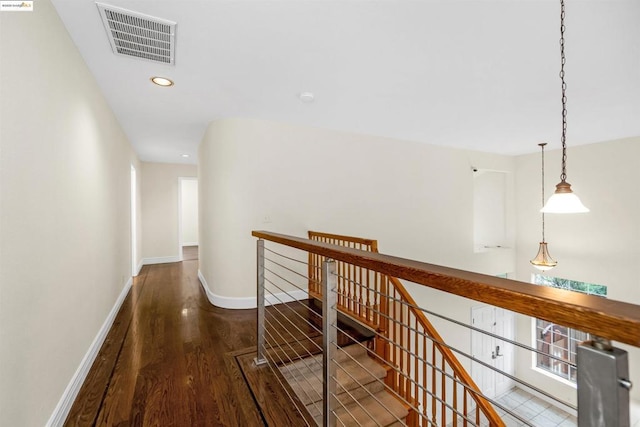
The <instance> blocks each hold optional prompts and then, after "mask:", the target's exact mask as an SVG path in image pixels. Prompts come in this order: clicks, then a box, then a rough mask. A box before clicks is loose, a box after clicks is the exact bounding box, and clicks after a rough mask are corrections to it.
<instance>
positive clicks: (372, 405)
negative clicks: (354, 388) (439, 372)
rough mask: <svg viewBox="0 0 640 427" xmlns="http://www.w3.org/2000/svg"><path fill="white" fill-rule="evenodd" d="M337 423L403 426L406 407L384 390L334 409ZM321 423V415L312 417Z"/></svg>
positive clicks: (406, 412)
mask: <svg viewBox="0 0 640 427" xmlns="http://www.w3.org/2000/svg"><path fill="white" fill-rule="evenodd" d="M335 412H336V416H337V417H338V420H339V421H338V423H337V424H338V425H342V426H347V427H351V426H366V427H369V426H371V427H373V426H383V427H386V426H403V425H406V424H405V423H404V420H405V418H406V417H407V415H408V414H409V411H408V409H407V408H406V407H405V405H403V404H402V403H400V401H398V399H396V398H394V397H393V396H392V395H391V394H389V393H387V392H386V391H380V392H378V393H376V394H375V395H373V396H368V397H365V398H363V399H361V400H360V401H359V402H352V403H349V404H347V405H345V406H344V407H340V408H338V409H337V410H336V411H335ZM314 418H315V420H316V421H317V422H318V423H319V424H321V422H322V415H319V416H316V417H314Z"/></svg>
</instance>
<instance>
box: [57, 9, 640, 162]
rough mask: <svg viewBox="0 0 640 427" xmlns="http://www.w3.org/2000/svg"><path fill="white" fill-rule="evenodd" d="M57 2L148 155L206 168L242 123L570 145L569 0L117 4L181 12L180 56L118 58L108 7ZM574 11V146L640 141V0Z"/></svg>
mask: <svg viewBox="0 0 640 427" xmlns="http://www.w3.org/2000/svg"><path fill="white" fill-rule="evenodd" d="M52 1H53V3H54V5H55V7H56V9H57V10H58V13H59V14H60V16H61V18H62V20H63V22H64V24H65V26H66V27H67V29H68V31H69V33H70V34H71V37H72V38H73V40H74V42H75V43H76V45H77V46H78V48H79V50H80V52H81V54H82V55H83V57H84V59H85V61H86V63H87V65H88V66H89V68H90V69H91V71H92V73H93V74H94V76H95V78H96V80H97V82H98V84H99V85H100V87H101V88H102V90H103V91H104V94H105V96H106V98H107V100H108V102H109V103H110V105H111V107H112V108H113V110H114V111H115V114H116V116H117V117H118V119H119V120H120V123H121V124H122V126H123V128H124V130H125V132H126V133H127V135H128V136H129V138H130V140H131V142H132V144H133V146H134V148H135V149H136V151H137V152H138V154H139V156H140V158H141V159H142V160H144V161H153V162H171V163H181V162H187V163H195V162H196V161H197V147H198V144H199V143H200V140H201V138H202V136H203V134H204V131H205V128H206V126H207V125H208V124H209V123H210V122H211V121H213V120H216V119H220V118H228V117H246V118H263V119H270V120H277V121H284V122H290V123H298V124H303V125H311V126H317V127H324V128H330V129H337V130H344V131H351V132H357V133H363V134H372V135H379V136H387V137H393V138H398V139H406V140H414V141H421V142H425V143H430V144H438V145H447V146H451V147H461V148H469V149H474V150H481V151H489V152H496V153H503V154H510V155H511V154H521V153H526V152H535V151H537V150H538V147H537V144H538V143H539V142H543V141H545V142H548V143H549V148H550V149H552V148H557V147H559V145H560V141H559V140H560V131H561V103H560V79H559V77H558V72H559V67H560V52H559V43H558V40H559V37H560V34H559V23H560V18H559V11H560V6H559V1H558V0H469V1H460V0H432V1H428V0H424V1H407V0H395V1H391V0H386V1H377V0H369V1H365V0H359V1H349V0H322V1H320V0H315V1H309V0H277V1H276V0H262V1H244V0H236V1H229V0H227V1H220V0H209V1H194V0H182V1H176V0H171V1H168V0H166V1H165V0H155V1H151V0H146V1H144V0H138V1H130V0H103V2H105V3H108V4H111V5H114V6H118V7H123V8H126V9H129V10H132V11H136V12H141V13H145V14H148V15H152V16H155V17H159V18H163V19H168V20H172V21H176V22H177V24H178V25H177V31H176V65H175V66H168V65H160V64H155V63H152V62H147V61H144V60H139V59H134V58H127V57H122V56H116V55H114V54H113V53H112V51H111V48H110V45H109V42H108V40H107V36H106V32H105V30H104V27H103V25H102V22H101V20H100V16H99V13H98V10H97V7H96V6H95V4H94V2H93V1H90V0H82V1H79V0H52ZM566 10H567V15H566V27H567V30H566V48H565V49H566V55H567V65H566V80H567V85H568V89H567V95H568V145H569V146H572V145H577V144H585V143H592V142H597V141H604V140H611V139H617V138H622V137H629V136H639V135H640V80H639V78H640V1H638V0H599V1H598V0H567V5H566ZM154 75H162V76H166V77H170V78H171V79H173V80H174V81H175V86H173V87H171V88H160V87H156V86H154V85H152V84H151V83H150V82H149V78H150V77H151V76H154ZM305 91H310V92H313V93H314V94H315V102H313V103H311V104H305V103H302V102H301V101H300V100H299V99H298V95H299V94H300V93H301V92H305ZM183 153H187V154H190V155H191V157H190V158H189V159H183V158H182V157H181V154H183Z"/></svg>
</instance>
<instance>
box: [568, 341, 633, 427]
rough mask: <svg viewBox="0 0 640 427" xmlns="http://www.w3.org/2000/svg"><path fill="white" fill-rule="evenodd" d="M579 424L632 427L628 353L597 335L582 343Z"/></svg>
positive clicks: (579, 349) (578, 359)
mask: <svg viewBox="0 0 640 427" xmlns="http://www.w3.org/2000/svg"><path fill="white" fill-rule="evenodd" d="M577 362H578V363H577V364H578V427H602V426H606V427H629V426H630V420H629V390H631V381H629V358H628V355H627V352H626V351H624V350H621V349H619V348H615V347H613V346H612V345H611V342H610V341H609V340H605V339H601V338H598V337H595V338H594V339H593V340H592V341H585V342H583V343H580V345H579V346H578V354H577Z"/></svg>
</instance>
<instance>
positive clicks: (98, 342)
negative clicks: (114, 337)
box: [46, 277, 133, 427]
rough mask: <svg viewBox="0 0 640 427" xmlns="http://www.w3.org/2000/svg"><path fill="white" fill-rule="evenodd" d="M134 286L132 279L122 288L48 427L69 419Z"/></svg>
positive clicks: (48, 422) (55, 426)
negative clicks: (119, 312)
mask: <svg viewBox="0 0 640 427" xmlns="http://www.w3.org/2000/svg"><path fill="white" fill-rule="evenodd" d="M132 284H133V279H132V278H131V277H130V278H129V280H127V283H126V284H125V285H124V288H122V292H120V295H119V296H118V299H117V300H116V302H115V304H114V305H113V308H112V309H111V311H110V312H109V315H108V316H107V318H106V320H105V321H104V323H103V324H102V327H101V328H100V330H99V331H98V335H96V337H95V338H94V339H93V342H92V343H91V345H90V346H89V350H88V351H87V353H86V354H85V355H84V357H83V358H82V361H81V362H80V366H78V369H77V370H76V372H75V374H73V377H71V381H70V382H69V384H68V385H67V388H66V389H65V391H64V393H63V394H62V397H60V400H59V401H58V404H57V405H56V408H55V409H54V410H53V413H52V414H51V417H50V418H49V421H47V424H46V426H47V427H58V426H62V425H63V424H64V422H65V420H66V419H67V416H68V415H69V411H70V410H71V406H72V405H73V402H74V401H75V400H76V397H77V396H78V392H79V391H80V388H81V387H82V384H83V383H84V380H85V379H86V378H87V374H88V373H89V369H91V366H92V365H93V362H94V360H95V359H96V356H97V355H98V352H99V351H100V348H101V347H102V344H103V343H104V340H105V338H106V337H107V334H108V333H109V330H110V329H111V326H112V325H113V321H114V320H115V318H116V314H118V311H119V310H120V306H121V305H122V303H123V302H124V300H125V298H126V297H127V294H128V293H129V289H131V285H132Z"/></svg>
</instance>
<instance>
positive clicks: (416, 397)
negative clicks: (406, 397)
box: [411, 316, 420, 408]
mask: <svg viewBox="0 0 640 427" xmlns="http://www.w3.org/2000/svg"><path fill="white" fill-rule="evenodd" d="M412 317H413V327H414V329H415V331H414V332H413V334H414V337H415V338H414V340H413V351H412V352H411V355H412V357H413V375H412V378H415V381H413V402H414V405H415V406H416V408H418V407H419V396H420V392H419V388H418V372H419V368H420V365H419V364H418V354H420V353H418V347H419V346H418V343H419V336H418V319H417V318H416V317H415V316H412Z"/></svg>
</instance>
